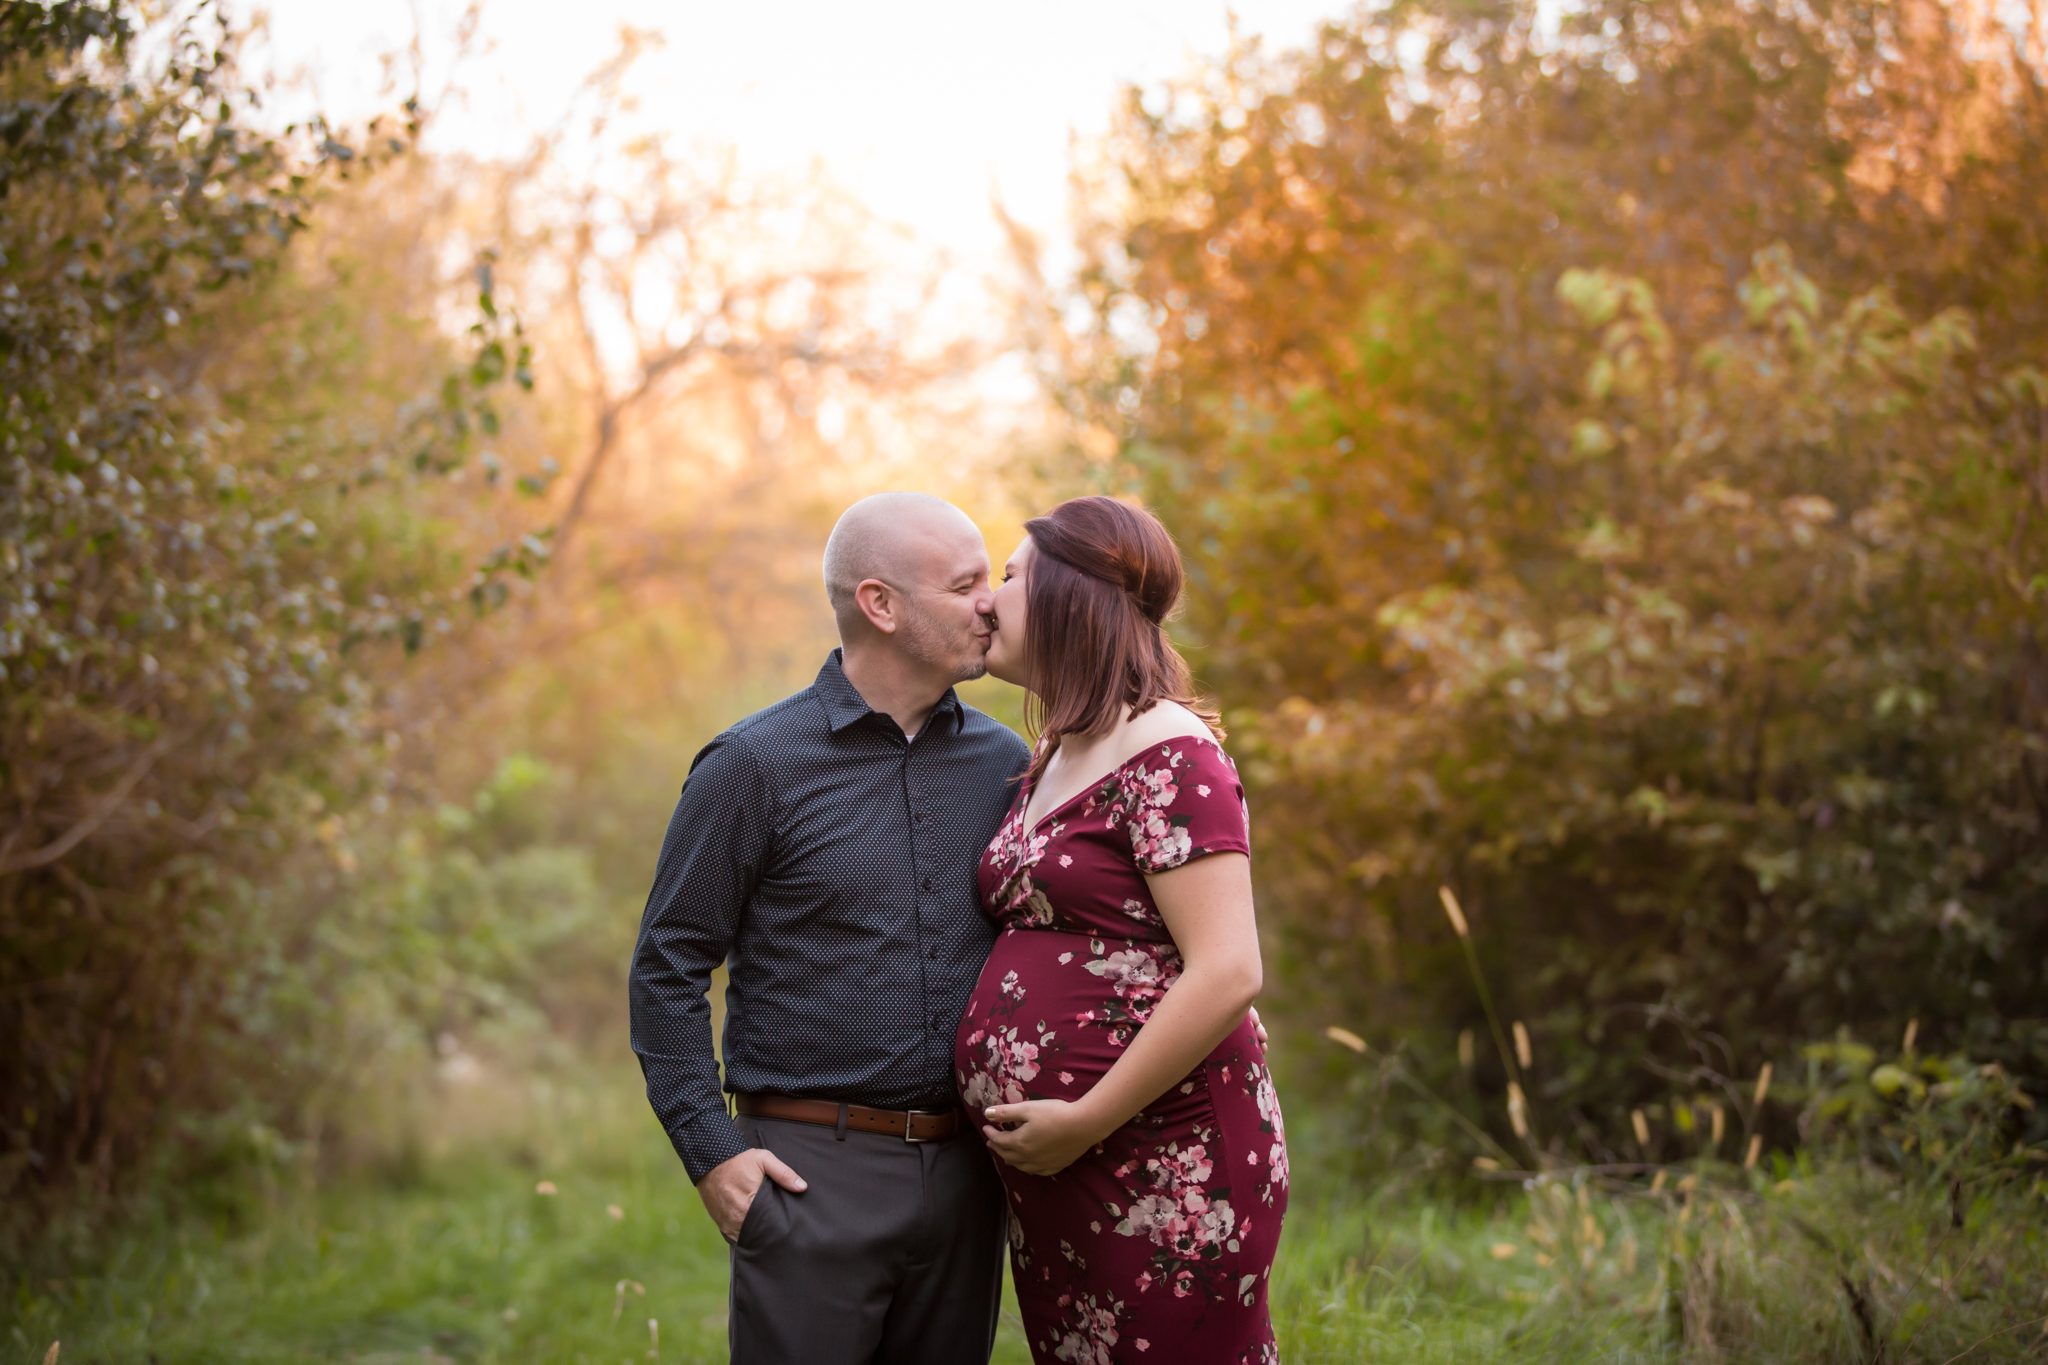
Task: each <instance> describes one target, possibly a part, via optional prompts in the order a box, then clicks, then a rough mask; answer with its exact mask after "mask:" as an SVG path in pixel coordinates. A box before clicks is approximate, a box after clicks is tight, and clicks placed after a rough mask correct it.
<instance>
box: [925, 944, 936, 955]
mask: <svg viewBox="0 0 2048 1365" xmlns="http://www.w3.org/2000/svg"><path fill="white" fill-rule="evenodd" d="M938 955H939V945H938V944H936V943H934V944H933V945H932V950H931V951H930V952H928V953H926V954H925V956H926V957H937V956H938Z"/></svg>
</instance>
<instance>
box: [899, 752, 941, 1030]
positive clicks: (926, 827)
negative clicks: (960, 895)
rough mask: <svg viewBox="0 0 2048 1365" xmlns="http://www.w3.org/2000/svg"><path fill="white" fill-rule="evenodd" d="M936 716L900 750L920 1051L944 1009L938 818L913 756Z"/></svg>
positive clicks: (938, 1021) (938, 1024)
mask: <svg viewBox="0 0 2048 1365" xmlns="http://www.w3.org/2000/svg"><path fill="white" fill-rule="evenodd" d="M937 719H938V718H937V717H936V716H934V717H933V718H932V721H929V722H927V723H926V725H925V730H924V733H923V734H921V735H919V736H918V742H917V743H915V744H912V745H909V746H907V747H906V750H905V752H904V755H903V800H904V805H905V807H906V808H907V809H908V811H909V814H910V851H911V870H912V874H913V880H912V888H913V895H912V903H913V904H914V906H915V908H916V920H917V975H918V986H919V990H920V993H921V995H922V997H923V998H922V1008H921V1010H920V1017H921V1018H922V1019H923V1020H924V1023H925V1030H924V1033H925V1048H924V1050H925V1052H926V1053H927V1054H929V1053H931V1052H932V1051H933V1049H934V1048H935V1046H936V1042H937V1039H938V1036H939V1030H940V1029H941V1028H943V1027H944V1026H945V1015H944V1012H943V1011H942V1010H940V1009H939V1007H938V996H939V994H940V991H939V978H940V976H941V975H942V973H941V970H940V966H939V963H938V956H939V944H940V933H939V924H938V922H937V921H938V898H939V889H938V886H939V883H938V858H937V855H936V843H937V840H936V835H937V820H936V812H935V811H934V810H933V808H932V801H931V792H930V790H929V788H928V787H927V785H926V783H925V782H924V780H923V777H922V769H923V767H924V765H923V764H920V763H919V762H918V755H919V753H920V752H921V751H924V750H927V749H928V748H929V746H930V745H931V743H932V741H933V740H935V739H936V738H937V737H938V736H937V735H936V734H935V733H934V731H935V729H936V721H937Z"/></svg>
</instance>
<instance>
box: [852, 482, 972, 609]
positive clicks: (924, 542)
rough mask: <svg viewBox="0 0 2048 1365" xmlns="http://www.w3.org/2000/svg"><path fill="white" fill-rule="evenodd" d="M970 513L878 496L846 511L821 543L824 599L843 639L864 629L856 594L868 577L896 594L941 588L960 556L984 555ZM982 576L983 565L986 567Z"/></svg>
mask: <svg viewBox="0 0 2048 1365" xmlns="http://www.w3.org/2000/svg"><path fill="white" fill-rule="evenodd" d="M985 553H986V551H985V550H984V548H983V543H982V539H981V531H980V529H979V528H978V527H976V526H975V524H974V522H973V521H972V520H971V519H969V517H968V515H967V514H966V513H965V512H963V511H961V510H960V509H959V508H957V507H955V506H954V505H953V504H952V503H950V502H947V501H946V500H945V499H944V498H935V497H933V496H932V495H931V494H929V493H876V494H874V495H873V496H871V497H865V498H862V499H861V500H860V501H859V502H857V503H855V504H854V505H853V506H851V507H849V508H847V509H846V511H845V512H843V513H842V514H841V515H840V517H839V524H838V525H836V526H834V527H833V528H832V537H831V539H829V540H827V541H826V542H825V596H826V597H828V598H829V599H831V602H832V614H833V616H835V617H836V618H838V621H839V635H840V638H841V639H842V640H846V639H851V638H852V635H853V633H854V632H857V631H858V630H860V629H861V628H862V627H863V626H865V625H866V618H865V617H864V616H863V615H862V613H861V609H860V604H859V602H858V601H857V600H856V599H855V593H856V592H857V591H858V589H859V588H860V585H861V584H862V583H864V582H866V581H867V580H868V579H871V578H874V579H879V580H881V581H882V582H884V583H887V584H890V585H891V586H893V587H895V588H897V589H898V590H900V591H915V590H917V589H919V588H938V587H943V586H945V583H946V580H947V579H948V578H949V577H950V576H954V575H956V574H957V572H958V563H957V561H960V560H962V558H963V555H965V556H966V557H970V558H971V557H972V556H973V555H976V554H982V555H985ZM983 572H984V573H985V572H986V562H985V560H984V569H983Z"/></svg>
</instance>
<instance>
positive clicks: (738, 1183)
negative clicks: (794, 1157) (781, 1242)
mask: <svg viewBox="0 0 2048 1365" xmlns="http://www.w3.org/2000/svg"><path fill="white" fill-rule="evenodd" d="M764 1179H766V1180H773V1181H774V1182H775V1183H776V1184H778V1185H780V1186H782V1188H783V1189H785V1190H788V1191H789V1192H790V1193H791V1194H802V1193H803V1192H804V1191H805V1190H806V1189H808V1188H809V1186H807V1185H806V1184H805V1183H804V1178H803V1177H802V1176H800V1175H798V1174H797V1173H796V1172H795V1171H792V1170H791V1169H790V1168H789V1167H788V1166H787V1165H785V1164H784V1163H783V1161H782V1159H781V1158H780V1157H778V1156H776V1155H775V1153H773V1152H771V1151H768V1150H766V1149H765V1148H761V1147H750V1148H748V1149H747V1150H746V1151H744V1152H741V1153H740V1154H739V1155H738V1156H735V1157H728V1158H727V1159H726V1160H724V1161H721V1162H719V1163H718V1164H717V1165H716V1166H713V1167H712V1168H711V1169H710V1170H709V1171H708V1172H706V1173H705V1176H704V1178H703V1179H702V1180H700V1181H698V1182H697V1197H698V1198H699V1199H702V1200H703V1201H704V1211H705V1212H706V1213H709V1214H710V1215H711V1221H712V1222H714V1223H716V1224H717V1225H718V1231H719V1234H720V1235H721V1236H723V1237H724V1238H725V1240H726V1241H728V1242H737V1241H738V1240H739V1237H740V1225H741V1224H742V1223H744V1222H746V1221H747V1210H748V1209H749V1208H751V1207H752V1206H753V1203H754V1195H755V1194H756V1192H758V1191H759V1190H760V1188H761V1182H762V1181H763V1180H764Z"/></svg>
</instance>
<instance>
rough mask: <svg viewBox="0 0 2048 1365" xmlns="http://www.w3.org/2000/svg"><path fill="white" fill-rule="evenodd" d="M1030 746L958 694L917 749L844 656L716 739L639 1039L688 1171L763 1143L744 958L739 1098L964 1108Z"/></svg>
mask: <svg viewBox="0 0 2048 1365" xmlns="http://www.w3.org/2000/svg"><path fill="white" fill-rule="evenodd" d="M1027 758H1028V753H1027V751H1026V749H1025V747H1024V742H1023V741H1022V740H1021V739H1019V738H1018V737H1017V736H1016V734H1015V733H1014V732H1012V731H1011V730H1009V729H1008V728H1007V727H1005V726H1003V725H1001V724H999V723H997V722H996V721H994V720H991V719H990V718H989V717H987V716H985V715H983V714H981V713H980V712H979V711H976V710H974V709H973V708H972V707H968V706H965V705H963V704H962V703H961V702H960V700H959V698H958V697H957V696H955V695H954V694H953V693H952V692H951V691H948V692H947V693H946V696H945V699H944V700H943V701H942V702H941V703H940V704H939V707H938V708H937V709H936V710H934V711H933V712H932V715H931V718H930V719H929V720H928V721H926V722H925V726H924V729H923V731H922V732H921V733H920V734H919V735H918V737H917V739H916V741H915V742H914V743H913V742H908V741H906V740H905V739H904V737H903V732H902V730H900V729H899V728H898V727H897V725H896V722H895V721H894V720H892V719H890V718H889V717H888V716H886V715H882V714H880V713H879V712H875V711H872V710H870V709H869V708H868V705H867V703H866V702H865V701H863V700H862V699H861V695H860V693H859V692H858V691H856V690H855V689H854V686H853V684H852V683H851V682H849V681H848V680H847V677H846V673H845V671H844V670H843V669H842V668H841V667H840V661H839V651H838V650H834V651H833V652H832V656H831V658H829V659H827V660H826V662H825V666H824V668H822V669H821V670H819V673H818V678H817V681H816V682H814V683H813V684H812V685H811V686H809V687H807V688H805V689H804V690H803V691H801V692H799V693H797V694H796V695H795V696H792V697H788V698H786V699H784V700H782V701H780V702H777V703H776V704H775V705H773V706H771V707H769V708H768V709H767V710H765V711H760V712H757V713H756V714H754V715H752V716H749V717H748V718H747V719H745V720H743V721H741V722H740V723H739V724H737V725H735V726H733V727H732V728H731V729H730V730H727V731H726V732H725V733H724V734H722V735H720V736H719V737H718V738H717V739H715V740H713V741H712V742H711V743H710V744H708V745H706V746H705V747H704V750H703V751H702V752H701V753H699V754H698V755H697V758H696V760H695V762H693V763H692V764H691V766H690V776H689V780H688V781H687V782H686V783H685V784H684V786H683V794H682V797H681V799H680V800H678V801H677V803H676V809H675V814H674V816H672V817H671V818H670V820H669V827H668V836H667V838H666V840H664V842H663V844H662V849H661V862H660V865H659V866H658V867H657V868H656V870H655V875H654V890H653V892H652V893H651V894H650V895H649V897H648V900H647V910H646V913H645V914H644V915H643V916H642V917H641V921H640V942H639V946H638V947H637V948H636V949H635V950H634V954H633V970H632V980H631V986H630V990H631V997H632V1009H633V1050H634V1051H635V1052H637V1053H638V1054H639V1056H640V1066H641V1070H642V1072H643V1073H644V1074H645V1076H646V1078H647V1097H648V1100H649V1101H650V1102H651V1103H652V1104H653V1106H654V1112H655V1113H656V1114H657V1115H658V1116H659V1117H660V1119H661V1122H662V1126H663V1127H664V1128H666V1129H667V1130H668V1135H669V1139H670V1141H672V1142H673V1143H674V1144H675V1148H676V1152H677V1154H678V1155H679V1156H681V1157H682V1159H683V1164H684V1165H685V1166H686V1167H687V1168H688V1169H689V1172H690V1178H691V1179H692V1180H699V1179H702V1178H703V1176H704V1174H705V1173H706V1172H707V1171H709V1170H710V1169H711V1168H712V1167H714V1166H716V1165H718V1164H719V1163H720V1162H721V1161H724V1160H726V1159H727V1158H729V1157H732V1156H735V1155H737V1154H738V1153H739V1152H741V1151H743V1150H744V1149H745V1147H746V1143H745V1142H744V1141H743V1140H742V1139H741V1137H740V1135H739V1131H738V1129H737V1128H736V1127H735V1126H734V1125H733V1123H732V1120H731V1119H730V1118H729V1117H728V1116H727V1114H726V1109H725V1104H724V1101H723V1099H722V1098H721V1096H720V1093H719V1090H720V1086H719V1077H718V1069H717V1066H716V1065H715V1063H714V1061H713V1059H712V1051H711V1010H710V1005H709V1002H708V1001H707V1000H706V998H705V992H706V990H707V989H708V987H709V985H710V981H711V973H712V970H713V969H714V968H715V967H717V965H718V964H719V963H720V962H728V959H729V964H728V965H729V967H730V973H729V984H728V985H727V988H726V997H725V999H726V1016H725V1039H724V1052H725V1088H726V1089H728V1090H731V1091H734V1092H736V1093H741V1094H750V1093H769V1094H784V1095H808V1096H814V1097H817V1098H821V1099H830V1100H844V1101H847V1102H849V1103H853V1104H869V1105H875V1106H877V1107H880V1108H888V1109H908V1108H933V1109H939V1108H947V1107H950V1106H952V1105H953V1104H954V1103H956V1102H957V1101H956V1097H955V1095H954V1092H953V1072H952V1061H953V1031H954V1028H955V1026H956V1025H957V1024H958V1023H959V1020H960V1014H961V1011H962V1010H963V1009H965V1007H966V1004H967V996H968V993H969V992H970V991H972V990H973V988H974V983H975V979H976V977H977V976H978V974H979V973H980V971H981V965H982V963H983V961H984V960H986V958H987V957H988V950H989V945H990V943H991V942H992V941H993V940H994V927H993V926H992V925H991V924H990V922H989V920H988V919H987V917H986V916H984V915H983V914H982V910H981V902H980V898H979V897H978V895H977V894H976V891H975V884H974V877H975V868H976V865H977V863H978V862H979V860H980V857H981V851H982V849H983V848H984V847H985V846H986V845H987V843H988V841H989V838H990V837H991V836H992V835H993V834H994V833H995V830H996V826H997V825H999V824H1000V823H1001V822H1002V819H1003V816H1004V814H1005V813H1006V811H1007V810H1008V808H1009V804H1010V798H1011V797H1012V796H1013V795H1014V793H1015V790H1016V789H1015V787H1014V786H1013V785H1011V783H1010V779H1011V778H1013V777H1014V776H1016V774H1017V773H1018V772H1020V771H1021V770H1022V769H1023V767H1024V765H1025V762H1026V760H1027Z"/></svg>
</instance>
